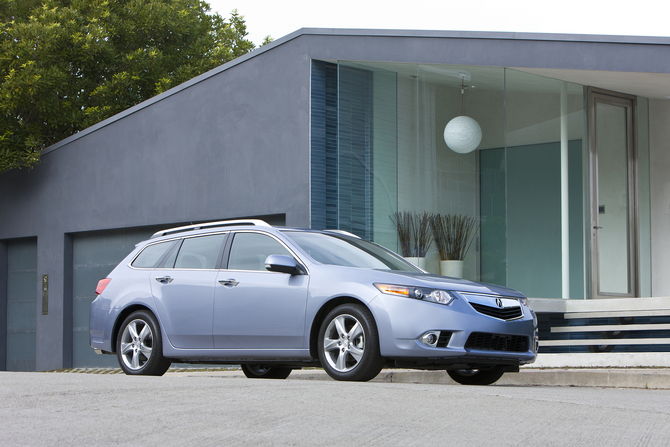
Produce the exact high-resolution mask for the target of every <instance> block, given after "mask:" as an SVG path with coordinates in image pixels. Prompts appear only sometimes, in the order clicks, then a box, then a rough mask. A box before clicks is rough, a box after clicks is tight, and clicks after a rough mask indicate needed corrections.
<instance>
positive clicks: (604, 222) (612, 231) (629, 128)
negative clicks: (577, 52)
mask: <svg viewBox="0 0 670 447" xmlns="http://www.w3.org/2000/svg"><path fill="white" fill-rule="evenodd" d="M589 105H590V107H589V109H590V110H589V112H590V132H591V135H590V138H591V144H590V150H591V154H590V155H591V192H592V196H591V248H592V250H591V258H592V259H591V268H592V271H591V278H592V283H591V290H592V296H593V298H613V297H634V296H637V293H638V292H637V290H638V287H637V283H638V281H637V248H636V247H637V244H636V240H637V237H636V235H637V232H636V221H637V204H636V198H637V193H636V175H635V174H636V151H635V135H634V129H635V126H634V119H635V98H634V97H629V96H619V95H612V94H609V93H606V92H601V91H595V90H592V91H590V93H589Z"/></svg>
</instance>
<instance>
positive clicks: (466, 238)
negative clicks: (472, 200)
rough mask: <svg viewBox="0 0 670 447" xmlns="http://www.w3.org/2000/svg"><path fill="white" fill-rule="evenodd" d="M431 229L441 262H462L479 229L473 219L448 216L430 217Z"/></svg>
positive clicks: (436, 215)
mask: <svg viewBox="0 0 670 447" xmlns="http://www.w3.org/2000/svg"><path fill="white" fill-rule="evenodd" d="M431 227H432V229H433V237H434V239H435V245H436V246H437V250H438V252H439V253H440V259H441V260H443V261H448V260H455V261H462V260H464V259H465V255H467V254H468V250H469V249H470V245H472V241H473V240H474V236H475V234H476V233H477V230H478V229H479V225H478V224H477V219H475V218H474V217H467V216H461V215H457V216H452V215H450V214H447V215H444V216H442V215H440V214H435V215H433V216H431Z"/></svg>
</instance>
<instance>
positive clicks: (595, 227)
mask: <svg viewBox="0 0 670 447" xmlns="http://www.w3.org/2000/svg"><path fill="white" fill-rule="evenodd" d="M593 229H594V230H602V229H603V227H598V226H594V227H593Z"/></svg>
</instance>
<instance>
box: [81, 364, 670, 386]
mask: <svg viewBox="0 0 670 447" xmlns="http://www.w3.org/2000/svg"><path fill="white" fill-rule="evenodd" d="M70 372H74V373H95V374H120V373H121V370H120V369H118V368H114V369H105V368H100V369H96V368H91V369H84V368H82V369H76V370H70ZM168 375H180V376H191V377H227V378H244V374H242V371H240V370H239V369H222V368H218V369H215V370H207V369H204V368H172V369H170V370H169V371H168ZM289 379H291V380H329V381H330V380H332V379H331V378H330V377H328V375H327V374H326V373H325V372H324V371H323V370H321V369H306V370H296V371H293V372H292V373H291V375H290V376H289ZM374 381H375V382H386V383H423V384H444V385H456V384H455V383H454V381H452V380H451V378H449V376H448V375H447V373H446V372H444V371H414V370H383V371H382V372H381V374H379V376H377V378H376V379H374ZM496 384H497V385H520V386H571V387H607V388H641V389H657V390H670V368H547V369H538V368H522V370H521V372H519V373H507V374H505V375H504V376H503V377H502V379H500V380H499V381H498V382H497V383H496Z"/></svg>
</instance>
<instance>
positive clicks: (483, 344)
mask: <svg viewBox="0 0 670 447" xmlns="http://www.w3.org/2000/svg"><path fill="white" fill-rule="evenodd" d="M465 349H476V350H480V351H506V352H526V351H528V337H524V336H521V335H504V334H486V333H484V332H473V333H472V334H470V337H468V341H467V342H466V343H465Z"/></svg>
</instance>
